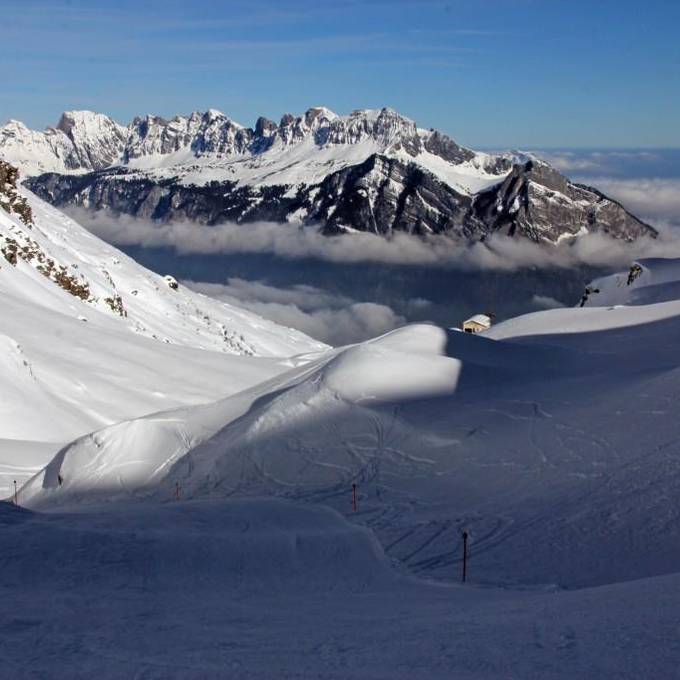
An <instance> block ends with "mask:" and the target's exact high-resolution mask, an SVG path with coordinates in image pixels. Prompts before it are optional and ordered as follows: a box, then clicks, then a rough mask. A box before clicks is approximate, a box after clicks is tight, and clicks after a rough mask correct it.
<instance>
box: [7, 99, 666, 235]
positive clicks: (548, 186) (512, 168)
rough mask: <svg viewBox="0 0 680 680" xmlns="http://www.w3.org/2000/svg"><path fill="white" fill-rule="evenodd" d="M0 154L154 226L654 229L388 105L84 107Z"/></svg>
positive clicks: (590, 193) (59, 188) (46, 180)
mask: <svg viewBox="0 0 680 680" xmlns="http://www.w3.org/2000/svg"><path fill="white" fill-rule="evenodd" d="M0 158H4V159H5V160H6V161H8V162H11V163H13V164H14V165H16V166H18V167H19V168H20V170H21V171H22V173H23V175H24V176H27V177H28V179H27V180H26V184H27V186H28V187H29V188H30V189H31V190H32V191H34V192H35V193H36V194H37V195H38V196H40V197H42V198H43V199H45V200H47V201H49V202H50V203H52V204H54V205H55V206H61V207H64V208H68V207H69V206H80V207H84V208H88V209H92V210H107V211H111V212H112V213H114V214H127V215H133V216H136V217H141V218H145V219H149V220H153V221H158V222H166V221H171V220H190V221H197V222H201V223H205V224H216V223H220V222H225V221H230V222H236V223H243V224H246V223H252V222H258V221H269V222H287V223H294V224H301V225H315V226H319V227H320V228H321V229H322V230H323V232H324V233H326V234H340V233H345V232H352V231H362V232H363V231H367V232H372V233H376V234H382V235H386V236H389V235H390V234H392V233H394V232H406V233H411V234H418V235H427V234H432V233H446V234H451V235H452V236H455V237H459V238H461V239H465V240H479V239H483V238H485V237H487V236H488V235H490V234H493V233H502V234H507V235H510V236H514V235H518V236H523V237H526V238H529V239H531V240H533V241H536V242H544V241H548V242H553V243H554V242H558V241H559V240H561V239H563V238H569V237H574V236H577V235H580V234H584V233H588V232H593V231H597V232H602V233H606V234H609V235H611V236H613V237H615V238H620V239H624V240H628V241H630V240H634V239H636V238H639V237H643V236H648V237H655V236H656V231H655V230H654V229H653V228H652V227H651V226H649V225H648V224H645V223H644V222H642V221H641V220H639V219H638V218H636V217H635V216H634V215H632V214H631V213H629V212H628V211H627V210H626V209H625V208H624V207H623V206H621V205H620V204H619V203H617V202H616V201H614V200H612V199H609V198H607V197H606V196H605V195H603V194H602V193H601V192H599V191H597V190H596V189H594V188H591V187H587V186H584V185H581V184H578V183H575V182H572V181H570V180H569V179H567V178H566V177H565V176H563V175H562V174H560V173H559V172H558V171H557V170H555V169H554V168H553V167H551V166H550V165H549V164H547V163H546V162H544V161H542V160H540V159H538V158H537V157H534V156H532V155H530V154H524V153H519V152H508V153H498V154H492V153H484V152H477V151H472V150H470V149H468V148H465V147H463V146H461V145H459V144H457V143H456V142H455V141H454V140H452V139H451V138H449V137H448V136H446V135H445V134H442V133H441V132H439V131H436V130H432V129H423V128H419V127H418V126H417V125H416V123H415V122H413V121H412V120H410V119H408V118H406V117H404V116H402V115H400V114H399V113H397V112H396V111H393V110H391V109H386V108H383V109H380V110H357V111H354V112H352V113H351V114H349V115H346V116H339V115H336V114H335V113H333V112H332V111H330V110H329V109H327V108H324V107H315V108H310V109H309V110H307V111H306V112H305V113H304V114H303V115H300V116H293V115H291V114H285V115H284V116H282V118H281V119H280V121H279V122H278V123H277V122H274V121H272V120H269V119H267V118H262V117H261V118H258V119H257V122H256V124H255V126H254V127H253V128H249V127H244V126H242V125H240V124H238V123H236V122H234V121H233V120H231V119H230V118H229V117H228V116H226V115H225V114H223V113H221V112H220V111H217V110H214V109H210V110H208V111H206V112H194V113H192V114H191V115H189V116H176V117H174V118H172V119H171V120H166V119H164V118H161V117H159V116H152V115H147V116H145V117H138V118H135V119H134V120H133V121H132V122H131V123H130V124H129V125H127V126H124V125H121V124H119V123H117V122H116V121H114V120H112V119H111V118H109V117H107V116H105V115H103V114H99V113H93V112H90V111H70V112H66V113H64V114H63V115H62V116H61V118H60V120H59V122H58V124H57V126H56V127H54V128H48V129H47V130H46V131H45V132H35V131H31V130H29V129H28V128H27V127H26V126H25V125H23V124H22V123H20V122H18V121H10V122H8V123H7V124H6V125H4V126H3V127H2V128H0Z"/></svg>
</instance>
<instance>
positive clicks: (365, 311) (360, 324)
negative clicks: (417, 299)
mask: <svg viewBox="0 0 680 680" xmlns="http://www.w3.org/2000/svg"><path fill="white" fill-rule="evenodd" d="M184 283H185V284H186V285H187V286H188V287H189V288H192V289H193V290H195V291H197V292H199V293H204V294H205V295H209V296H210V297H214V298H217V299H219V300H223V301H225V302H229V303H231V304H235V305H238V306H239V307H242V308H245V309H249V310H251V311H253V312H255V313H256V314H259V315H260V316H263V317H265V318H267V319H271V320H272V321H275V322H277V323H280V324H283V325H284V326H290V327H292V328H296V329H298V330H301V331H302V332H304V333H307V334H308V335H311V336H312V337H314V338H317V339H318V340H322V341H323V342H327V343H328V344H330V345H336V346H337V345H346V344H350V343H353V342H359V341H361V340H366V339H368V338H372V337H375V336H376V335H381V334H382V333H386V332H387V331H391V330H393V329H394V328H398V327H399V326H403V325H404V324H405V323H406V319H405V318H404V317H402V316H400V315H399V314H396V313H395V312H394V310H393V309H392V308H391V307H388V306H387V305H381V304H375V303H373V302H358V301H356V300H353V299H351V298H349V297H347V296H346V295H334V294H332V293H330V292H328V291H324V290H322V289H320V288H316V287H315V286H308V285H295V286H290V287H288V288H281V287H277V286H271V285H269V284H267V283H265V282H263V281H248V280H246V279H239V278H231V279H228V281H227V283H226V284H220V283H202V282H196V281H184ZM424 302H427V301H424Z"/></svg>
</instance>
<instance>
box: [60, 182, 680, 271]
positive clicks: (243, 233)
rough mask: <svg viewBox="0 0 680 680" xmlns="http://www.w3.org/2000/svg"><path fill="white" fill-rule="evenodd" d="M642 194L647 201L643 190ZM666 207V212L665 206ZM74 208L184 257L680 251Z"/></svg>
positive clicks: (394, 260)
mask: <svg viewBox="0 0 680 680" xmlns="http://www.w3.org/2000/svg"><path fill="white" fill-rule="evenodd" d="M612 186H613V185H612ZM650 186H652V187H656V188H657V189H658V191H659V193H658V194H657V195H656V199H657V200H658V201H659V202H660V204H659V205H657V214H661V213H663V214H668V215H670V214H672V213H673V210H672V206H674V205H675V201H676V200H677V197H676V196H675V195H674V193H673V190H672V188H666V187H665V186H662V185H660V184H657V183H654V182H652V184H650ZM626 187H628V189H629V192H630V193H629V196H628V198H629V199H630V198H631V197H632V194H633V193H634V192H635V191H636V190H635V187H634V185H630V186H628V185H626V184H622V183H620V184H619V185H618V189H619V191H620V192H623V191H625V189H626ZM635 195H637V194H635ZM639 195H640V199H639V200H640V201H641V202H642V200H643V196H644V190H642V191H641V192H639ZM664 201H665V202H664ZM647 203H648V204H651V205H650V206H649V207H650V208H651V207H652V205H654V204H655V199H651V200H648V201H647ZM663 205H665V206H666V208H665V209H664V208H661V206H663ZM71 213H72V214H74V216H75V217H76V219H78V220H79V221H80V222H81V223H82V224H84V225H85V226H86V227H88V228H89V229H90V230H91V231H93V232H94V233H96V234H98V235H99V236H101V237H102V238H104V239H105V240H107V241H109V242H111V243H114V244H117V245H123V246H125V245H139V246H144V247H171V248H174V249H175V250H176V251H177V252H178V253H179V254H219V253H232V254H233V253H267V254H273V255H276V256H278V257H282V258H287V259H304V258H314V259H318V260H325V261H329V262H343V263H358V262H383V263H387V264H402V265H420V266H434V267H455V268H459V269H468V270H469V269H472V270H474V269H494V270H502V271H512V270H515V269H519V268H523V267H554V266H557V267H574V266H577V265H579V264H591V265H613V266H621V265H624V264H626V263H628V262H630V260H631V259H634V258H640V257H645V256H659V255H667V256H668V255H676V256H680V241H679V240H678V239H677V236H676V235H675V234H674V233H673V232H672V231H668V232H667V233H665V234H664V235H663V237H662V238H660V239H639V240H638V241H636V242H635V243H633V244H629V243H624V242H622V241H619V240H615V239H611V238H609V237H607V236H605V235H602V234H588V235H585V236H582V237H580V238H578V239H573V240H567V241H563V242H561V243H560V244H559V245H558V246H545V245H538V244H536V243H533V242H531V241H528V240H527V239H521V238H512V237H506V236H499V235H493V236H491V237H490V238H488V239H487V240H485V241H483V242H481V241H477V242H474V243H464V242H461V241H459V240H455V239H454V238H452V237H450V236H446V235H434V236H430V237H428V238H420V237H417V236H410V235H408V234H395V235H394V236H393V237H391V238H389V239H388V238H385V237H383V236H378V235H375V234H370V233H362V234H343V235H341V236H324V235H322V234H321V233H320V232H319V231H318V230H317V229H315V228H312V227H298V226H294V225H290V224H274V223H264V222H262V223H254V224H246V225H239V224H231V223H225V224H219V225H214V226H207V225H202V224H197V223H184V222H173V223H169V224H156V223H151V222H148V221H144V220H139V219H135V218H131V217H126V216H122V217H112V216H110V215H107V214H105V213H94V214H92V213H88V212H87V211H76V212H73V211H71Z"/></svg>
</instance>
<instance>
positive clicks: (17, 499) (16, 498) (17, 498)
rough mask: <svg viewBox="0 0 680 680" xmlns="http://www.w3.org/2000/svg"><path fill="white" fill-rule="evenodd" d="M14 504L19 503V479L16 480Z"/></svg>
mask: <svg viewBox="0 0 680 680" xmlns="http://www.w3.org/2000/svg"><path fill="white" fill-rule="evenodd" d="M14 505H19V494H18V493H17V480H16V479H15V480H14Z"/></svg>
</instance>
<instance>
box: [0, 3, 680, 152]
mask: <svg viewBox="0 0 680 680" xmlns="http://www.w3.org/2000/svg"><path fill="white" fill-rule="evenodd" d="M0 16H1V17H2V22H0V69H1V73H2V79H1V82H2V86H1V88H0V120H2V121H4V120H6V119H8V118H18V119H20V120H23V121H25V122H26V123H27V124H28V125H30V126H31V127H36V128H40V129H42V128H43V127H45V126H46V125H48V124H54V123H55V122H56V121H57V119H58V116H59V114H60V113H61V111H62V110H66V109H75V108H87V109H93V110H97V111H102V112H105V113H108V114H109V115H111V116H113V117H114V118H116V119H117V120H119V121H120V122H128V121H129V120H130V119H131V118H132V117H133V116H134V115H136V114H144V113H158V114H161V115H166V116H171V115H173V114H175V113H186V112H190V111H192V110H195V109H199V110H202V109H205V108H208V107H211V106H212V107H215V108H219V109H221V110H222V111H224V112H225V113H227V114H228V115H230V116H231V117H232V118H234V119H235V120H238V121H239V122H241V123H243V124H245V125H253V124H254V121H255V118H256V117H257V116H258V115H266V116H269V117H271V118H274V119H278V118H279V117H280V116H281V114H282V113H284V112H287V111H290V112H293V113H300V112H302V111H304V110H305V109H307V108H309V107H310V106H314V105H320V104H322V105H325V106H328V107H330V108H332V109H333V110H335V111H337V112H338V113H347V112H349V111H350V110H352V109H355V108H364V107H368V108H376V107H381V106H391V107H393V108H395V109H397V110H399V111H400V112H402V113H404V114H405V115H408V116H409V117H411V118H414V119H415V120H417V121H418V123H419V124H420V125H421V126H423V127H435V128H438V129H441V130H443V131H445V132H447V133H448V134H450V135H452V136H453V137H454V138H456V139H457V140H459V141H460V142H462V143H464V144H468V145H471V146H477V147H479V146H484V147H519V148H530V147H538V146H542V147H626V148H633V147H643V146H646V147H680V125H679V124H678V121H680V41H679V40H678V37H677V31H678V26H679V25H680V2H677V0H647V1H646V2H644V3H642V2H640V1H639V0H588V1H586V0H465V1H462V0H438V1H434V0H433V1H430V0H403V1H400V0H392V1H387V0H335V1H333V2H326V1H324V0H316V2H309V1H307V0H279V1H278V2H274V1H257V0H251V1H250V2H240V1H234V2H230V1H222V2H217V1H215V2H209V1H207V0H182V1H181V2H177V1H175V0H163V1H162V2H156V1H155V0H151V1H149V2H141V1H139V0H138V1H136V2H133V1H131V0H116V2H95V1H94V0H89V1H87V2H85V1H82V0H70V1H67V0H45V1H42V2H41V1H36V0H0Z"/></svg>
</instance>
